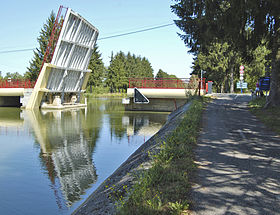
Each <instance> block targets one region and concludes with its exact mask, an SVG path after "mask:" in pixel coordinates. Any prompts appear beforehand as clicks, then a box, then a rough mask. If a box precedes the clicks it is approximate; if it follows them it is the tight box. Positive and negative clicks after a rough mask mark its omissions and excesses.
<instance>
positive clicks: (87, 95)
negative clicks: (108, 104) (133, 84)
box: [85, 93, 126, 98]
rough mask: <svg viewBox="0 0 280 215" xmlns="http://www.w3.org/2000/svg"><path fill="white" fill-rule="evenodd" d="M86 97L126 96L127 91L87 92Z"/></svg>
mask: <svg viewBox="0 0 280 215" xmlns="http://www.w3.org/2000/svg"><path fill="white" fill-rule="evenodd" d="M85 97H87V98H101V97H102V98H104V97H105V98H109V97H110V98H112V97H118V98H119V97H121V98H124V97H126V93H85Z"/></svg>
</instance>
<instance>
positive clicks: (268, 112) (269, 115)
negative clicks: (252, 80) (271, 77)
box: [249, 97, 280, 134]
mask: <svg viewBox="0 0 280 215" xmlns="http://www.w3.org/2000/svg"><path fill="white" fill-rule="evenodd" d="M264 105H265V97H261V98H257V99H254V100H252V101H251V102H250V103H249V107H250V110H251V112H252V113H253V114H254V115H255V116H256V117H257V118H258V119H259V120H260V121H261V122H263V123H264V124H265V125H266V126H267V127H268V128H270V129H271V130H273V131H275V132H276V133H278V134H280V120H278V119H280V107H270V108H266V109H264V108H263V107H264Z"/></svg>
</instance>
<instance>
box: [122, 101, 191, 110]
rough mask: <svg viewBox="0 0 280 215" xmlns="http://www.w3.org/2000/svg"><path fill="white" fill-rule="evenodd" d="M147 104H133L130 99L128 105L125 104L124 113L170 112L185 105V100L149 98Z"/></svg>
mask: <svg viewBox="0 0 280 215" xmlns="http://www.w3.org/2000/svg"><path fill="white" fill-rule="evenodd" d="M149 101H150V102H149V103H148V104H139V103H134V102H133V98H130V101H129V104H125V110H126V111H163V112H172V111H174V110H176V109H177V108H179V107H181V106H183V105H184V104H186V103H187V98H183V99H180V98H177V99H171V98H169V99H168V98H167V99H163V98H149Z"/></svg>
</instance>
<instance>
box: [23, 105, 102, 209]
mask: <svg viewBox="0 0 280 215" xmlns="http://www.w3.org/2000/svg"><path fill="white" fill-rule="evenodd" d="M25 114H26V115H27V116H28V117H27V119H28V121H29V123H30V124H31V125H33V131H34V134H35V136H36V139H37V141H38V142H39V144H40V146H41V154H40V157H41V158H42V163H43V164H44V165H46V169H47V171H48V175H49V178H50V180H51V181H52V183H55V177H57V178H58V179H59V182H60V185H61V188H60V189H61V190H62V192H63V195H64V197H65V200H66V201H67V202H66V203H67V205H71V204H72V203H73V202H75V201H77V200H79V199H80V196H81V195H82V194H83V193H84V191H85V190H86V189H87V188H89V187H90V185H91V184H92V183H94V182H95V181H96V178H97V175H96V170H95V168H94V166H93V162H92V152H93V148H94V144H95V143H94V144H93V145H92V144H90V143H89V139H88V138H87V137H85V135H84V133H83V128H82V127H81V125H82V123H79V122H80V121H81V120H84V117H85V115H84V113H83V112H82V111H79V110H78V111H77V110H72V111H52V112H45V113H44V114H41V113H40V112H39V111H37V112H34V111H26V112H25Z"/></svg>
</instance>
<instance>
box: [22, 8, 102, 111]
mask: <svg viewBox="0 0 280 215" xmlns="http://www.w3.org/2000/svg"><path fill="white" fill-rule="evenodd" d="M98 33H99V32H98V30H97V28H95V27H94V26H93V25H92V24H90V23H89V22H88V21H87V20H85V19H84V18H83V17H82V16H80V15H79V14H78V13H76V12H74V11H73V10H71V9H70V8H65V7H63V6H60V8H59V11H58V14H57V17H56V21H55V24H54V27H53V29H52V34H51V37H50V39H49V43H48V47H47V50H46V52H45V56H44V60H43V63H42V67H41V71H40V74H39V77H38V79H37V81H36V84H35V87H34V90H33V92H32V94H31V96H30V99H29V100H28V102H27V103H26V109H35V108H39V107H42V108H64V107H69V106H85V105H86V104H85V102H84V103H82V94H83V92H84V91H85V88H86V84H87V81H88V78H89V74H90V72H91V70H89V69H88V64H89V61H90V58H91V55H92V53H93V49H94V45H95V43H96V40H97V37H98ZM48 62H50V63H48Z"/></svg>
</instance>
